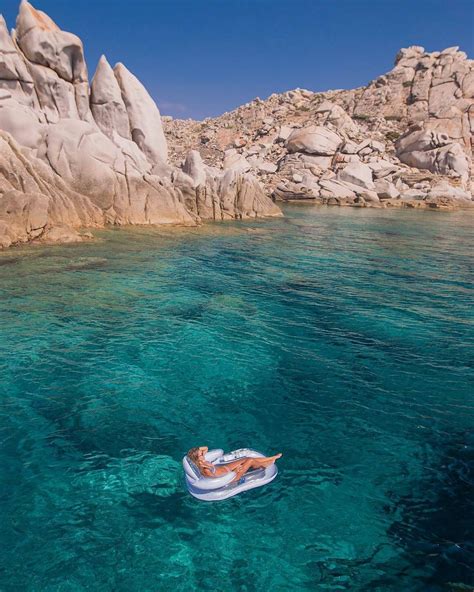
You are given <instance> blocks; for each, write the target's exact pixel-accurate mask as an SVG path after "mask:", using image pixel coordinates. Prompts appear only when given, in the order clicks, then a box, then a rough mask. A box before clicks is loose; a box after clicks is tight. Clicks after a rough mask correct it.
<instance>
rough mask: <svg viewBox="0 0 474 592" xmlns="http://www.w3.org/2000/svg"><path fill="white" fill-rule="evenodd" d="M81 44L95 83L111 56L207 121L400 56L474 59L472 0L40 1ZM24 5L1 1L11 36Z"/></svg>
mask: <svg viewBox="0 0 474 592" xmlns="http://www.w3.org/2000/svg"><path fill="white" fill-rule="evenodd" d="M32 3H33V5H34V6H35V7H36V8H39V9H41V10H43V11H45V12H46V13H48V14H49V15H50V16H51V17H52V18H53V20H55V21H56V22H57V23H58V25H59V26H60V27H61V28H63V29H65V30H69V31H72V32H73V33H76V34H77V35H79V36H80V37H81V38H82V40H83V42H84V46H85V52H86V58H87V63H88V67H89V73H90V76H92V74H93V73H94V70H95V67H96V64H97V61H98V59H99V57H100V55H101V54H102V53H104V54H105V55H106V56H107V58H108V60H109V61H110V62H111V63H112V64H114V63H115V62H117V61H122V62H124V64H125V65H126V66H127V67H128V68H129V69H130V70H131V71H132V72H133V73H134V74H136V75H137V76H138V77H139V78H140V80H141V81H142V82H143V83H144V84H145V86H146V87H147V88H148V90H149V91H150V93H151V94H152V95H153V97H154V98H155V99H156V101H157V102H158V104H159V106H160V108H161V111H162V113H164V114H171V115H174V116H176V117H194V118H203V117H206V116H213V115H218V114H220V113H222V112H224V111H228V110H230V109H233V108H234V107H237V106H238V105H240V104H242V103H245V102H247V101H249V100H251V99H253V98H254V97H256V96H259V97H262V98H264V97H266V96H268V95H269V94H271V93H272V92H281V91H284V90H288V89H291V88H295V87H298V86H299V87H301V88H308V89H311V90H327V89H330V88H354V87H357V86H361V85H363V84H366V83H367V82H368V81H369V80H372V79H373V78H375V77H376V76H378V75H379V74H382V73H384V72H386V71H387V70H389V69H390V68H391V67H392V65H393V60H394V57H395V55H396V53H397V51H398V49H399V48H400V47H406V46H408V45H423V46H424V47H425V48H426V49H427V50H430V51H434V50H438V49H443V48H445V47H449V46H452V45H459V46H460V47H461V49H463V50H464V51H466V52H467V53H468V55H469V57H471V58H472V57H474V38H473V37H474V34H473V27H474V2H473V1H472V0H442V1H440V0H423V1H417V0H396V1H395V0H127V1H125V0H89V1H87V0H75V1H71V0H37V1H33V2H32ZM18 4H19V2H18V1H17V0H2V3H1V6H0V10H1V11H2V13H3V15H4V17H5V19H6V20H7V24H8V26H9V27H13V26H14V22H15V18H16V14H17V11H18Z"/></svg>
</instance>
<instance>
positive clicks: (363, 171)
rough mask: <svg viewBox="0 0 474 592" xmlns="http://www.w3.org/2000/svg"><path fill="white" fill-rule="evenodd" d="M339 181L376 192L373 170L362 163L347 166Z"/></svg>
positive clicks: (341, 172)
mask: <svg viewBox="0 0 474 592" xmlns="http://www.w3.org/2000/svg"><path fill="white" fill-rule="evenodd" d="M337 177H338V179H339V181H343V182H347V183H351V184H352V185H357V186H358V187H363V188H364V189H369V190H374V189H375V185H374V182H373V180H372V170H371V169H370V167H368V166H367V165H366V164H364V163H362V162H351V163H349V164H348V165H346V166H345V167H344V168H343V169H342V170H341V171H339V173H338V175H337Z"/></svg>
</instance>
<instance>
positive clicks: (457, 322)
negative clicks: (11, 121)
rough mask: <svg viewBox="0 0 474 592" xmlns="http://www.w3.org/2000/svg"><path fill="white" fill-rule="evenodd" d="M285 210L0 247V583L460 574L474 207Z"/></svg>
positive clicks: (445, 585)
mask: <svg viewBox="0 0 474 592" xmlns="http://www.w3.org/2000/svg"><path fill="white" fill-rule="evenodd" d="M286 214H287V216H286V217H285V218H284V219H275V220H268V221H259V222H249V223H246V222H243V223H228V224H215V225H208V226H206V227H204V228H200V229H197V230H195V231H186V232H184V231H183V232H181V231H161V232H160V233H158V231H156V230H151V229H146V230H137V229H135V230H133V231H128V230H111V231H104V232H102V233H99V234H100V236H101V237H102V239H103V240H101V241H99V242H96V243H88V244H82V245H71V246H60V247H31V246H30V247H25V248H20V249H13V250H10V251H6V252H3V253H1V254H0V397H1V407H0V411H1V415H0V442H1V448H0V469H1V471H0V478H1V483H0V513H1V526H0V590H2V592H10V591H11V592H13V591H14V592H17V591H23V590H26V591H34V592H38V591H58V592H59V591H61V592H63V591H64V592H66V591H67V592H72V591H82V590H88V591H89V590H94V591H95V590H97V591H101V592H105V591H114V592H115V591H123V592H148V591H150V592H167V591H173V592H180V591H183V592H184V591H186V592H189V591H193V590H197V591H212V592H214V591H219V592H221V591H223V592H224V591H225V592H231V591H243V592H244V591H245V592H260V591H264V592H273V591H278V592H279V591H304V590H317V591H319V590H321V591H333V592H336V591H346V590H350V591H351V592H354V591H355V592H359V591H360V592H362V591H364V592H366V591H372V592H373V591H381V592H382V591H383V592H387V591H388V592H405V591H409V592H412V591H413V592H417V591H420V592H421V591H423V592H426V591H430V592H446V591H451V590H452V591H455V590H456V592H457V591H459V590H467V589H470V588H471V587H472V586H474V567H473V566H474V546H473V530H474V502H473V498H474V495H473V489H472V487H473V485H474V475H473V473H474V470H473V463H474V437H473V426H474V396H473V392H474V389H473V386H474V364H473V345H474V337H473V325H472V321H473V317H472V315H473V304H474V290H473V279H474V277H473V260H472V246H473V244H474V233H473V220H474V218H473V217H472V215H466V214H463V213H453V214H451V213H435V212H433V213H431V212H413V211H383V210H370V209H361V210H354V209H338V208H327V209H325V208H311V207H304V208H303V207H290V208H288V209H287V210H286ZM202 444H207V445H209V446H210V447H222V448H225V449H227V450H230V449H234V448H237V447H242V446H245V447H247V446H248V447H252V448H256V449H258V450H262V451H265V452H268V453H270V452H271V453H274V452H278V451H282V452H283V453H284V457H283V458H282V460H281V461H280V463H279V466H280V474H279V476H278V478H277V479H276V481H274V482H273V483H272V484H270V485H268V486H267V487H264V488H260V489H255V490H253V491H250V492H247V493H245V494H242V495H241V496H237V497H235V498H232V499H229V500H227V501H224V502H220V503H214V504H207V503H204V502H199V501H197V500H195V499H193V498H192V497H190V496H189V495H188V493H187V491H186V490H185V488H184V485H183V481H182V471H181V457H182V455H183V454H184V453H185V452H186V450H187V449H188V448H190V447H191V446H194V445H202ZM463 586H464V587H463Z"/></svg>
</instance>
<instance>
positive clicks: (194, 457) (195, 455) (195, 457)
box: [188, 446, 199, 464]
mask: <svg viewBox="0 0 474 592" xmlns="http://www.w3.org/2000/svg"><path fill="white" fill-rule="evenodd" d="M198 453H199V446H195V447H194V448H191V450H188V458H189V459H190V460H192V461H193V463H195V464H197V463H198V462H199V456H198Z"/></svg>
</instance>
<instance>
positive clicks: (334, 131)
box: [0, 0, 474, 248]
mask: <svg viewBox="0 0 474 592" xmlns="http://www.w3.org/2000/svg"><path fill="white" fill-rule="evenodd" d="M473 132H474V62H473V60H469V59H468V58H467V56H466V54H464V53H463V52H462V51H459V49H458V48H448V49H446V50H444V51H442V52H434V53H427V52H425V51H424V49H423V48H421V47H411V48H408V49H403V50H401V51H400V53H399V55H398V56H397V59H396V65H395V68H394V69H393V70H392V71H391V72H389V73H388V74H386V75H384V76H381V77H379V78H377V79H376V80H375V81H373V82H371V83H370V84H369V85H368V86H367V87H363V88H359V89H356V90H352V91H347V90H341V91H328V92H326V93H315V92H311V91H306V90H301V89H297V90H294V91H289V92H287V93H283V94H275V95H272V96H270V97H269V98H268V99H266V100H265V101H263V100H260V99H255V100H254V101H252V102H250V103H248V104H247V105H244V106H242V107H239V108H238V109H236V110H235V111H232V112H230V113H225V114H224V115H222V116H220V117H218V118H213V119H206V120H204V121H202V122H198V121H193V120H175V119H172V118H170V117H161V115H160V111H159V109H158V107H157V106H156V104H155V102H154V101H153V99H152V98H151V96H150V95H149V93H148V92H147V90H146V89H145V87H144V86H143V85H142V84H141V82H140V81H139V80H138V79H137V78H136V77H135V76H134V75H133V74H132V73H131V72H130V71H129V70H128V69H127V68H126V67H125V66H124V65H123V64H121V63H118V64H116V65H115V66H114V67H112V66H111V65H110V64H109V63H108V62H107V59H106V58H105V57H104V56H102V58H101V59H100V61H99V63H98V65H97V68H96V71H95V74H94V75H93V77H92V79H91V81H90V82H89V74H88V70H87V66H86V63H85V59H84V51H83V46H82V42H81V40H80V39H79V38H78V37H77V36H76V35H74V34H72V33H68V32H65V31H62V30H61V29H59V27H58V26H57V25H56V24H55V23H54V21H52V20H51V18H50V17H49V16H47V15H46V14H44V13H43V12H41V11H39V10H36V9H35V8H34V7H33V6H32V5H31V4H30V3H29V2H27V1H26V0H22V2H21V4H20V8H19V14H18V17H17V20H16V27H15V29H14V30H13V31H12V32H11V33H9V31H8V29H7V26H6V23H5V21H4V19H3V17H0V248H5V247H9V246H12V245H17V244H21V243H25V242H29V241H38V242H68V241H80V240H83V239H86V238H89V237H90V236H91V235H90V231H89V230H88V231H87V232H84V231H83V230H81V229H84V228H87V229H93V228H94V227H95V228H99V227H103V226H106V225H128V224H135V225H183V226H195V225H197V224H200V223H202V222H205V221H207V220H232V219H246V218H256V217H261V216H281V215H282V214H281V209H280V207H279V205H278V203H279V202H287V201H294V200H297V201H303V202H308V203H321V204H329V205H339V206H341V205H349V206H355V207H416V208H430V209H433V208H435V209H454V208H471V207H472V206H474V201H473V194H472V189H473V180H472V154H473Z"/></svg>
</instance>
